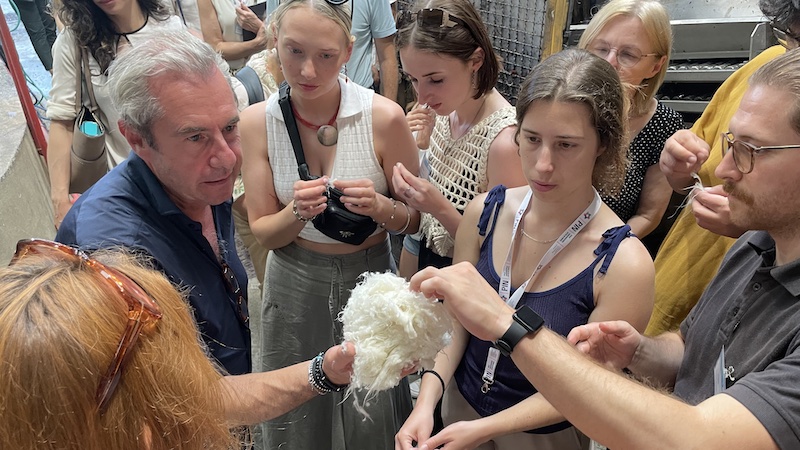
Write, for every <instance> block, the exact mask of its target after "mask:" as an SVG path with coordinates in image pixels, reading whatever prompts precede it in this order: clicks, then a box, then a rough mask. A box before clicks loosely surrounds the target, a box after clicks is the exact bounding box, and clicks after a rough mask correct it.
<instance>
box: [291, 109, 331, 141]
mask: <svg viewBox="0 0 800 450" xmlns="http://www.w3.org/2000/svg"><path fill="white" fill-rule="evenodd" d="M292 113H293V114H294V117H295V119H297V121H298V122H300V123H302V124H303V125H305V126H306V127H308V128H311V129H312V130H316V131H317V140H318V141H319V143H320V144H322V145H324V146H325V147H330V146H333V145H336V142H337V141H338V140H339V130H337V129H336V127H335V126H333V124H334V123H336V117H337V116H338V115H339V106H337V107H336V112H335V113H333V117H331V120H329V121H328V123H327V124H323V125H314V124H313V123H311V122H309V121H307V120H306V119H303V118H302V117H300V114H298V113H297V110H296V109H294V108H292Z"/></svg>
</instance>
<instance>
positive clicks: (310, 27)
mask: <svg viewBox="0 0 800 450" xmlns="http://www.w3.org/2000/svg"><path fill="white" fill-rule="evenodd" d="M272 20H273V21H274V24H275V36H276V44H275V48H276V50H277V55H278V58H279V61H280V64H281V68H282V71H283V75H284V77H285V79H286V83H287V86H288V87H289V88H290V92H289V97H288V99H287V101H288V103H284V104H285V105H287V106H290V107H291V110H292V112H289V111H287V117H289V123H291V122H292V120H291V118H292V117H294V119H296V120H295V122H296V123H297V129H298V132H299V133H298V134H299V140H300V142H301V144H302V150H303V154H304V156H305V161H306V164H307V169H308V172H309V173H310V175H312V176H315V177H319V178H315V179H311V180H308V179H300V176H299V174H298V162H297V160H296V158H295V153H294V150H293V146H292V143H291V141H290V135H289V132H288V130H287V122H285V120H284V115H283V113H282V108H281V104H280V103H279V98H280V96H281V93H280V92H279V93H276V94H273V95H272V96H270V98H269V99H268V100H267V101H266V102H265V103H260V104H255V105H252V106H250V107H248V108H247V109H246V110H245V111H244V112H243V113H242V115H241V124H240V130H241V137H242V152H243V159H244V164H243V167H242V175H243V177H244V184H245V190H246V192H247V194H246V195H247V202H246V206H247V213H248V218H249V221H250V227H251V229H252V232H253V234H254V235H255V237H256V239H257V240H258V241H259V242H260V243H261V245H263V246H264V247H266V248H267V249H270V250H272V252H271V253H270V256H269V257H268V259H267V269H266V272H265V276H264V301H263V305H262V311H261V318H262V334H261V338H262V352H263V354H262V361H261V370H271V369H273V368H277V367H284V366H286V365H290V364H293V363H297V362H299V361H304V360H307V359H309V358H312V357H314V356H315V354H316V352H318V351H319V350H318V349H319V348H320V347H319V345H321V344H323V343H324V344H325V345H326V346H330V345H333V344H334V343H337V342H341V341H342V337H343V336H342V324H341V322H339V321H337V320H336V316H337V314H338V313H339V312H340V311H341V310H342V309H343V308H344V306H345V305H346V303H347V300H348V298H349V294H350V291H351V290H352V289H353V288H354V287H355V284H356V281H357V280H358V277H359V276H360V275H361V274H362V273H363V272H367V271H369V272H385V271H387V270H392V269H394V267H393V260H392V257H391V253H390V249H389V241H388V238H387V231H390V232H397V233H404V232H406V231H410V232H414V231H415V230H416V229H417V227H418V224H419V214H418V213H417V212H416V211H415V210H414V209H413V208H411V207H409V206H408V205H407V204H406V203H404V202H403V201H402V200H401V199H400V198H399V197H396V196H395V195H394V192H395V191H394V187H393V186H392V185H391V183H390V181H389V180H390V178H391V176H392V169H393V167H394V166H395V165H396V164H398V163H402V164H403V165H404V166H406V167H408V168H409V170H411V171H412V173H417V170H418V169H417V165H418V155H417V149H416V146H415V145H414V139H413V137H412V136H411V132H410V131H409V128H408V125H407V124H406V119H405V115H404V114H403V110H402V109H401V108H400V107H399V106H398V105H397V103H394V102H393V101H391V100H389V99H387V98H385V97H382V96H380V95H374V92H373V91H372V90H369V89H366V88H363V87H361V86H359V85H357V84H356V83H354V82H352V81H351V80H349V79H348V78H347V77H346V76H345V75H342V74H341V73H340V70H341V68H342V66H343V65H344V63H345V62H347V60H348V59H349V57H350V54H351V52H352V49H353V38H352V36H351V34H350V25H351V21H350V4H349V2H342V1H340V0H289V1H284V2H282V3H281V4H280V6H279V7H278V8H277V9H276V10H275V12H274V13H273V19H272ZM304 178H308V177H304ZM329 186H333V187H335V188H337V189H339V190H340V191H342V192H343V195H342V196H341V201H342V203H344V208H346V209H347V210H348V211H350V212H352V213H357V214H360V215H363V216H368V218H369V220H368V223H369V224H371V225H373V226H372V229H373V230H374V231H371V230H370V231H368V232H366V234H367V236H366V240H365V241H363V243H360V244H355V243H345V242H344V241H342V240H341V239H333V238H331V237H329V236H330V234H323V232H322V231H321V230H326V228H325V227H324V226H322V225H321V224H319V221H314V220H313V219H314V218H315V217H316V216H318V215H319V214H323V212H324V211H325V210H326V206H327V203H326V202H327V197H326V195H325V194H326V193H327V192H329ZM395 198H397V200H395ZM374 224H379V225H378V226H377V228H375V227H374ZM318 226H320V228H317V227H318ZM343 231H347V230H343ZM351 242H352V241H351ZM323 348H324V347H323ZM343 394H344V392H340V393H333V394H330V395H328V396H326V397H320V398H317V399H314V400H312V401H311V402H309V403H307V404H306V405H304V406H302V407H300V408H298V409H296V410H294V411H293V412H291V413H289V414H287V415H284V416H282V417H280V418H278V419H275V420H272V421H270V422H267V423H266V424H265V425H264V427H263V438H264V443H263V445H262V447H263V448H290V449H293V450H312V449H318V448H321V447H324V448H332V449H334V448H335V449H353V450H360V449H367V448H369V449H387V450H388V449H393V448H394V443H393V437H394V434H395V432H396V431H397V429H398V428H399V427H400V425H401V424H402V423H403V420H404V419H405V417H406V416H407V414H408V412H409V411H410V409H411V396H410V393H409V391H408V383H407V382H405V381H404V382H403V383H401V385H400V386H398V387H397V388H395V389H392V390H388V391H384V392H380V393H378V395H377V397H376V398H375V399H373V400H371V401H370V402H369V406H367V408H366V409H367V412H368V414H369V416H370V420H367V421H364V417H363V416H361V414H359V413H358V412H357V411H356V409H355V408H354V407H353V405H352V400H348V401H346V402H345V401H343Z"/></svg>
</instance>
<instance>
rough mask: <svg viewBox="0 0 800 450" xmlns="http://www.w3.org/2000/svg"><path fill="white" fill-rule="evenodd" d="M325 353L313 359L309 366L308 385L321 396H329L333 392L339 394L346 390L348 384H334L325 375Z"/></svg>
mask: <svg viewBox="0 0 800 450" xmlns="http://www.w3.org/2000/svg"><path fill="white" fill-rule="evenodd" d="M323 355H324V353H322V352H320V353H319V354H318V355H317V356H315V357H314V358H313V359H311V362H310V363H309V364H308V384H310V385H311V389H313V390H314V392H316V393H317V394H319V395H325V394H329V393H331V392H339V391H341V390H342V389H344V388H346V387H347V385H346V384H334V383H332V382H331V380H329V379H328V377H327V376H326V375H325V371H323V370H322V359H323Z"/></svg>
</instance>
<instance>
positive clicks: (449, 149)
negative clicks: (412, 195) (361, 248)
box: [420, 106, 517, 256]
mask: <svg viewBox="0 0 800 450" xmlns="http://www.w3.org/2000/svg"><path fill="white" fill-rule="evenodd" d="M516 123H517V119H516V110H515V109H514V108H513V107H511V106H509V107H507V108H503V109H499V110H497V111H495V112H493V113H492V114H490V115H489V116H487V117H486V118H484V119H483V120H481V121H480V122H478V123H477V124H475V126H473V127H472V128H470V129H469V131H467V133H466V134H464V135H463V136H461V137H460V138H458V139H453V138H452V137H451V135H450V117H449V116H438V117H437V118H436V125H435V126H434V127H433V132H432V133H431V145H430V152H429V153H428V161H429V162H430V167H431V169H430V170H431V171H430V182H431V184H433V186H435V187H436V188H437V189H439V191H441V192H442V194H444V196H445V198H447V199H448V200H449V201H450V203H452V204H453V206H455V207H456V209H457V210H458V212H460V213H462V214H463V213H464V209H465V208H466V207H467V204H468V203H469V202H470V201H471V200H472V199H473V198H475V197H476V196H477V195H478V194H482V193H484V192H486V191H488V190H489V188H490V187H492V186H489V179H488V176H487V174H486V169H487V166H488V160H489V146H491V144H492V141H494V139H495V138H496V137H497V135H498V134H499V133H500V132H501V131H502V130H503V129H505V128H507V127H509V126H512V125H516ZM420 231H421V233H422V235H423V236H424V237H425V239H426V241H427V245H428V248H430V249H431V250H433V252H434V253H436V254H438V255H440V256H450V255H451V253H452V250H453V244H455V240H454V238H453V236H450V234H449V233H448V232H447V230H446V229H445V228H444V226H443V225H442V224H441V223H440V222H439V221H438V220H437V219H436V218H435V217H433V215H431V214H429V213H423V214H422V221H421V223H420Z"/></svg>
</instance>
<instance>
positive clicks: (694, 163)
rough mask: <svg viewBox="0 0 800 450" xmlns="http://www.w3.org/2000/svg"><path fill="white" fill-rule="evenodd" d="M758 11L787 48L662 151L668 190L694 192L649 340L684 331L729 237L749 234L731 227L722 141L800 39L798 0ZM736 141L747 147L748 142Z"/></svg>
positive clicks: (661, 270)
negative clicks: (753, 92) (761, 77)
mask: <svg viewBox="0 0 800 450" xmlns="http://www.w3.org/2000/svg"><path fill="white" fill-rule="evenodd" d="M759 7H760V8H761V11H762V12H763V13H764V15H765V16H766V17H767V19H768V20H769V22H770V23H771V24H772V29H773V31H774V35H775V37H776V39H777V41H778V43H779V44H781V45H776V46H774V47H771V48H769V49H767V50H765V51H763V52H762V53H761V54H760V55H758V56H757V57H755V58H753V59H752V60H751V61H750V62H749V63H747V64H746V65H744V66H743V67H742V68H740V69H739V70H737V71H736V72H735V73H734V74H733V75H731V76H730V77H729V78H728V79H727V80H726V81H725V82H724V83H723V84H722V86H720V88H719V89H718V90H717V92H716V93H715V95H714V98H713V99H712V100H711V102H710V103H709V104H708V106H706V109H705V111H704V112H703V115H702V116H701V117H700V119H698V120H697V122H695V124H694V126H693V127H692V129H691V130H681V131H678V132H676V133H675V134H674V135H673V136H672V137H671V138H670V139H669V140H667V142H666V144H665V145H664V150H663V152H662V153H661V160H660V163H659V164H660V167H661V171H662V172H663V173H664V174H665V175H666V177H667V180H668V181H669V183H670V185H671V186H672V188H673V189H674V190H675V191H676V192H678V193H682V194H686V193H687V192H688V191H692V193H691V195H692V197H691V198H692V201H691V207H687V208H685V209H684V210H683V211H682V212H681V214H680V215H679V216H678V218H677V219H676V220H675V223H674V224H673V225H672V228H671V229H670V231H669V234H667V236H666V238H665V239H664V242H663V243H662V244H661V247H660V248H659V250H658V254H657V255H656V259H655V265H656V301H655V305H654V309H653V316H652V317H651V319H650V324H649V325H648V327H647V331H646V334H648V335H650V336H655V335H658V334H660V333H662V332H665V331H670V330H674V329H675V328H677V327H678V325H679V324H680V323H681V321H682V320H683V319H684V318H685V317H686V315H687V314H688V313H689V311H690V310H691V309H692V307H693V306H694V305H695V304H696V303H697V301H698V299H699V298H700V295H701V294H702V292H703V289H705V287H706V286H707V285H708V283H709V282H710V281H711V278H712V277H713V276H714V275H715V273H716V271H717V268H718V267H719V265H720V263H721V262H722V258H723V256H724V255H725V252H726V251H727V250H728V249H729V248H730V247H731V245H733V242H734V239H731V238H737V237H739V236H740V235H741V234H742V233H743V232H744V231H746V230H747V229H746V228H741V227H739V226H737V225H736V224H734V223H732V222H731V220H730V208H729V198H728V194H727V193H726V192H725V191H724V189H723V186H722V180H721V179H720V178H718V177H717V176H715V174H714V170H715V169H716V167H717V165H719V163H720V161H721V159H722V155H723V153H722V151H721V147H722V146H723V143H724V141H725V140H724V139H720V135H721V134H722V133H727V132H728V131H732V130H729V127H728V123H729V122H730V120H731V117H732V116H733V114H734V112H735V111H736V109H737V107H738V106H739V102H740V100H741V99H742V96H743V95H744V92H745V90H746V88H747V80H748V79H749V78H750V76H751V75H752V74H753V73H754V72H755V71H756V70H757V69H758V68H760V67H761V66H763V65H764V64H766V63H767V62H769V61H771V60H773V59H774V58H776V57H777V56H778V55H781V54H783V53H784V52H786V51H791V50H793V49H795V48H797V46H798V40H797V39H796V37H800V4H798V2H797V1H796V0H760V1H759ZM735 138H738V139H739V140H740V141H742V142H747V141H746V140H745V139H744V137H742V136H735ZM780 144H792V143H791V142H789V143H783V142H781V143H780ZM737 153H738V152H737ZM698 180H699V182H698ZM693 186H695V187H696V188H695V189H692V187H693Z"/></svg>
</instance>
